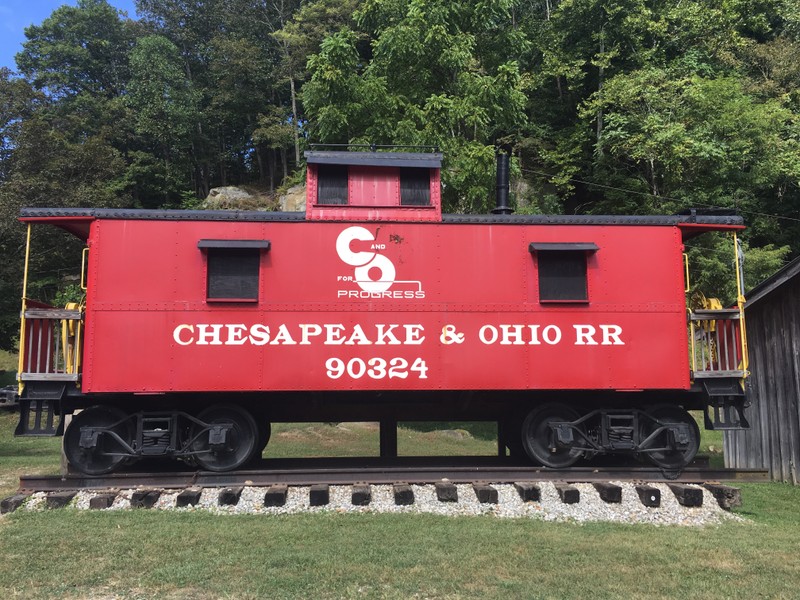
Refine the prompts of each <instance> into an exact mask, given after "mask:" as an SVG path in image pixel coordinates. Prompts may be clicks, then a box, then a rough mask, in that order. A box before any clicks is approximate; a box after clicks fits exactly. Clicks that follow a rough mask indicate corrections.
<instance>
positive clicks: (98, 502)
mask: <svg viewBox="0 0 800 600" xmlns="http://www.w3.org/2000/svg"><path fill="white" fill-rule="evenodd" d="M116 499H117V493H116V492H109V493H107V494H97V496H92V497H91V498H89V508H90V509H92V510H103V509H106V508H111V507H112V506H113V504H114V500H116Z"/></svg>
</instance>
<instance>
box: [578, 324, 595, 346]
mask: <svg viewBox="0 0 800 600" xmlns="http://www.w3.org/2000/svg"><path fill="white" fill-rule="evenodd" d="M573 327H574V328H575V345H576V346H597V342H595V341H594V334H595V331H596V329H595V328H594V327H592V326H591V325H573Z"/></svg>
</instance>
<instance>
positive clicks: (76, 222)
mask: <svg viewBox="0 0 800 600" xmlns="http://www.w3.org/2000/svg"><path fill="white" fill-rule="evenodd" d="M348 154H351V155H352V154H353V153H352V152H350V153H348ZM417 156H418V155H417ZM95 219H130V220H149V221H243V222H299V221H305V220H306V215H305V213H302V212H266V211H243V210H144V209H124V208H123V209H118V208H23V209H22V210H21V212H20V221H22V222H24V223H51V224H53V225H55V226H57V227H61V228H62V229H66V230H67V231H70V232H71V233H73V234H75V235H76V236H78V237H80V238H82V239H86V238H87V237H88V232H89V223H90V222H91V221H93V220H95ZM345 221H346V220H343V221H342V222H345ZM442 223H450V224H486V225H602V226H662V227H679V228H680V229H681V231H682V232H683V236H684V238H689V237H693V236H694V235H698V234H700V233H703V232H706V231H719V230H725V229H731V230H738V229H743V228H744V222H743V220H742V217H740V216H736V215H634V216H631V215H494V214H488V215H452V214H450V215H448V214H446V215H442Z"/></svg>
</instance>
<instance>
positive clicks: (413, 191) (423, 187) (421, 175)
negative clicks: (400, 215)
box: [400, 167, 431, 206]
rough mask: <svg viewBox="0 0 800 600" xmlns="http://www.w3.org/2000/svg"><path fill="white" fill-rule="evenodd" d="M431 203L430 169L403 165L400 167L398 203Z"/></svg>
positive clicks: (418, 204) (404, 204) (415, 204)
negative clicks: (403, 166)
mask: <svg viewBox="0 0 800 600" xmlns="http://www.w3.org/2000/svg"><path fill="white" fill-rule="evenodd" d="M430 203H431V172H430V169H422V168H418V167H405V168H401V169H400V205H401V206H428V205H430Z"/></svg>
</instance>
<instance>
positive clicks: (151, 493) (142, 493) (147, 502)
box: [131, 490, 161, 508]
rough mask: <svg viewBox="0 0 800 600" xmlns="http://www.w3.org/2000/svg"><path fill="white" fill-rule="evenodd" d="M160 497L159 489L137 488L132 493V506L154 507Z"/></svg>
mask: <svg viewBox="0 0 800 600" xmlns="http://www.w3.org/2000/svg"><path fill="white" fill-rule="evenodd" d="M160 497H161V492H160V491H159V490H136V491H135V492H133V494H131V508H153V506H155V504H156V502H158V499H159V498H160Z"/></svg>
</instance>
